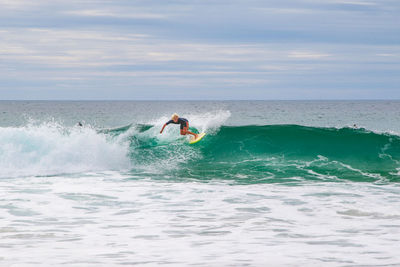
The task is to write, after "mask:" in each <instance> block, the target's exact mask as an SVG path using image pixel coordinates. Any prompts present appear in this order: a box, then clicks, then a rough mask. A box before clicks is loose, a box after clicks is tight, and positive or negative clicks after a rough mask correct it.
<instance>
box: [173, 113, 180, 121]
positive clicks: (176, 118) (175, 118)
mask: <svg viewBox="0 0 400 267" xmlns="http://www.w3.org/2000/svg"><path fill="white" fill-rule="evenodd" d="M178 118H179V115H178V114H176V113H174V114H172V116H171V120H173V121H177V120H178Z"/></svg>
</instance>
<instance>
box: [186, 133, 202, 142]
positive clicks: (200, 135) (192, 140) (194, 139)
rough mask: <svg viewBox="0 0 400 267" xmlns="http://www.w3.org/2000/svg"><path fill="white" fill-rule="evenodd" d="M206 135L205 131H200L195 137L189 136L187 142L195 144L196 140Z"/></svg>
mask: <svg viewBox="0 0 400 267" xmlns="http://www.w3.org/2000/svg"><path fill="white" fill-rule="evenodd" d="M205 135H206V133H200V134H198V135H197V138H191V139H190V141H189V144H191V145H192V144H196V143H197V142H199V141H200V140H201V139H203V137H204V136H205Z"/></svg>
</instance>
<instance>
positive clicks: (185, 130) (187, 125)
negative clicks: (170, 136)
mask: <svg viewBox="0 0 400 267" xmlns="http://www.w3.org/2000/svg"><path fill="white" fill-rule="evenodd" d="M187 134H191V135H194V138H197V134H195V133H192V132H191V131H189V123H186V126H184V127H183V128H182V125H181V135H187Z"/></svg>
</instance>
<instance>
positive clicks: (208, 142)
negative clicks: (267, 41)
mask: <svg viewBox="0 0 400 267" xmlns="http://www.w3.org/2000/svg"><path fill="white" fill-rule="evenodd" d="M0 112H1V114H2V116H1V118H0V126H1V128H0V140H1V142H0V219H1V221H2V223H1V225H0V237H1V241H0V247H1V250H2V251H4V253H2V255H0V265H2V266H3V265H4V266H11V265H13V264H15V265H17V266H31V265H32V266H33V265H40V266H54V265H61V264H67V265H72V266H91V265H93V266H94V265H96V266H116V265H121V264H123V265H133V264H138V265H149V266H153V265H160V264H167V265H172V266H188V265H202V266H231V265H234V266H242V265H251V266H266V265H267V266H299V265H301V266H397V265H400V257H399V256H398V253H397V251H396V249H395V248H396V247H397V244H398V242H399V241H400V223H399V219H400V209H399V208H398V207H399V203H400V187H399V183H398V182H399V181H400V161H399V160H400V122H399V121H398V120H397V118H399V115H400V101H226V102H225V101H221V102H218V101H216V102H202V101H199V102H186V101H185V102H171V101H166V102H162V101H159V102H152V101H147V102H134V101H124V102H112V101H111V102H107V101H98V102H57V101H45V102H41V101H32V102H24V101H21V102H19V101H18V102H15V101H2V102H0ZM174 112H177V113H179V114H180V115H181V116H183V117H185V118H187V119H189V122H190V127H191V129H192V130H193V131H198V132H203V131H205V132H207V136H206V137H205V138H204V140H202V141H201V142H199V143H198V144H195V145H188V139H187V137H185V136H180V135H179V127H177V126H175V127H174V125H169V126H168V127H167V128H166V130H165V131H164V133H163V134H162V135H160V134H159V131H160V129H161V127H162V125H163V123H165V122H166V121H167V120H168V119H169V116H170V114H172V113H174ZM78 122H81V123H82V124H83V126H82V127H79V126H77V123H78ZM21 251H24V253H21Z"/></svg>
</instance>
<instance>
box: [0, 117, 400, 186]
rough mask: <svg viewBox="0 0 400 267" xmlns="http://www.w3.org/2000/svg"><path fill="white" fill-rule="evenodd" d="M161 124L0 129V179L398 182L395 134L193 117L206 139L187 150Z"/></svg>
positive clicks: (183, 140)
mask: <svg viewBox="0 0 400 267" xmlns="http://www.w3.org/2000/svg"><path fill="white" fill-rule="evenodd" d="M208 117H209V116H208ZM217 117H218V116H217ZM225 117H227V116H225ZM225 119H226V118H225ZM164 121H165V120H164V119H160V120H158V121H157V122H156V123H152V124H130V125H126V126H123V127H119V128H115V129H102V130H96V129H93V128H91V127H88V126H87V127H70V128H65V127H61V126H59V125H49V124H42V125H39V126H26V127H21V128H0V138H1V140H2V141H1V145H0V157H1V161H0V177H14V176H21V175H47V174H61V173H73V172H87V171H102V170H118V171H121V170H129V171H128V173H129V174H131V175H134V176H140V177H152V178H163V179H175V180H176V179H199V180H210V179H230V180H234V181H235V182H239V183H260V182H292V181H312V180H317V181H341V180H352V181H364V182H376V181H387V182H398V181H399V178H400V137H399V136H397V135H392V134H388V133H375V132H372V131H368V130H366V129H352V128H340V129H337V128H319V127H307V126H300V125H265V126H255V125H247V126H222V123H223V122H224V120H219V121H218V122H215V120H214V121H212V120H211V121H202V120H201V119H199V120H197V121H196V120H195V119H193V118H191V120H190V121H191V122H192V121H193V123H192V124H191V127H192V130H194V131H204V130H205V131H207V133H208V135H207V136H206V137H205V138H204V139H203V140H202V141H201V142H199V143H197V144H196V145H189V144H188V142H187V138H188V137H185V136H180V135H179V130H178V127H173V126H172V127H168V128H167V129H166V131H165V132H164V133H163V134H162V135H160V134H159V130H160V128H161V125H162V123H163V122H164Z"/></svg>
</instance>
